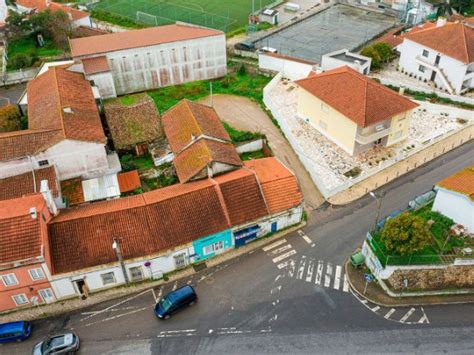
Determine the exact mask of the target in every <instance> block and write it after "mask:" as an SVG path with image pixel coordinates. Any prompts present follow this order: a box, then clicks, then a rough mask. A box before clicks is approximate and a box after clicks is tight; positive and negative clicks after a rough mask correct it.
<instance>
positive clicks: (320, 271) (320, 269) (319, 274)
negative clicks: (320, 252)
mask: <svg viewBox="0 0 474 355" xmlns="http://www.w3.org/2000/svg"><path fill="white" fill-rule="evenodd" d="M322 276H323V262H322V261H321V260H319V261H318V270H317V271H316V280H315V281H314V283H315V284H316V285H321V277H322Z"/></svg>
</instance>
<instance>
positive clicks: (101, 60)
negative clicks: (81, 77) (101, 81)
mask: <svg viewBox="0 0 474 355" xmlns="http://www.w3.org/2000/svg"><path fill="white" fill-rule="evenodd" d="M82 64H83V65H84V73H85V74H86V75H90V74H97V73H103V72H107V71H110V68H109V63H108V62H107V57H106V56H105V55H102V56H100V57H94V58H87V59H83V60H82Z"/></svg>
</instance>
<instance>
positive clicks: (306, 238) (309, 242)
mask: <svg viewBox="0 0 474 355" xmlns="http://www.w3.org/2000/svg"><path fill="white" fill-rule="evenodd" d="M303 239H304V241H305V242H306V243H308V244H311V243H313V241H312V240H311V239H309V237H308V236H307V235H303Z"/></svg>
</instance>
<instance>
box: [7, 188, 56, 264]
mask: <svg viewBox="0 0 474 355" xmlns="http://www.w3.org/2000/svg"><path fill="white" fill-rule="evenodd" d="M32 207H35V208H36V211H37V214H38V217H37V218H36V219H33V218H32V217H31V216H30V208H32ZM43 212H44V213H45V216H46V217H47V219H48V220H49V212H48V209H47V208H46V203H45V201H44V199H43V196H42V195H41V194H34V195H29V196H25V197H21V198H17V199H12V200H6V201H0V264H4V263H12V262H15V261H21V260H25V259H29V258H34V257H38V256H41V246H42V244H43V237H44V236H43V234H42V223H43V222H42V221H43V218H42V217H41V213H43Z"/></svg>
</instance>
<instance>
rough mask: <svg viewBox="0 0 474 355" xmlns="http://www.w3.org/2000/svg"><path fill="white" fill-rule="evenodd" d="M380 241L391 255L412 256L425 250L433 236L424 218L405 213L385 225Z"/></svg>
mask: <svg viewBox="0 0 474 355" xmlns="http://www.w3.org/2000/svg"><path fill="white" fill-rule="evenodd" d="M380 239H381V241H382V243H384V245H385V248H386V249H387V251H388V252H389V253H392V254H396V255H411V254H415V253H417V252H419V251H421V250H423V249H425V248H426V247H427V246H428V245H429V244H430V243H431V241H432V240H433V236H432V234H431V232H430V227H429V225H428V224H427V223H426V222H425V220H424V219H423V218H421V217H419V216H414V215H412V214H411V213H409V212H404V213H402V214H400V215H398V216H397V217H395V218H392V219H389V220H388V221H387V222H386V223H385V226H384V228H383V230H382V234H381V238H380Z"/></svg>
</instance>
